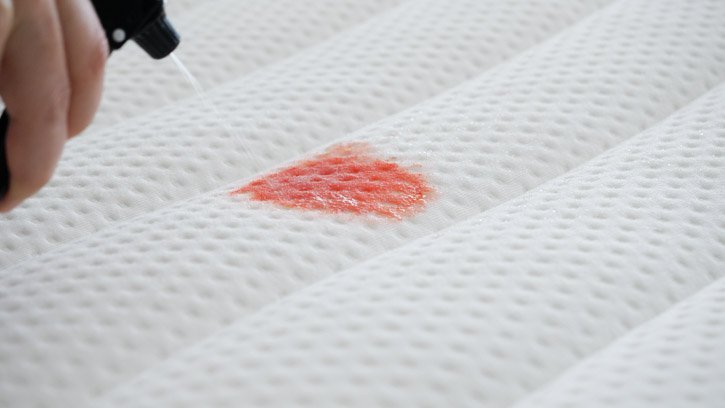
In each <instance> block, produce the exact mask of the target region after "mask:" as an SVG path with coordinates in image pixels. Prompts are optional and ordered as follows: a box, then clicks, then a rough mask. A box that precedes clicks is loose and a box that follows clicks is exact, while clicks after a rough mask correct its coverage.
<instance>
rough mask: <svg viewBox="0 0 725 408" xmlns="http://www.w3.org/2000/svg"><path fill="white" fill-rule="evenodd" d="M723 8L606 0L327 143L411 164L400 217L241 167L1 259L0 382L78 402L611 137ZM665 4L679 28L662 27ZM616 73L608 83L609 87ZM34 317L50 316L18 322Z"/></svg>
mask: <svg viewBox="0 0 725 408" xmlns="http://www.w3.org/2000/svg"><path fill="white" fill-rule="evenodd" d="M720 6H721V3H718V2H702V4H700V5H699V6H698V7H690V6H689V5H685V4H683V3H682V2H676V1H672V2H648V1H638V2H634V1H627V2H621V3H618V4H617V5H616V6H615V7H612V8H610V9H607V10H606V11H604V12H602V13H601V14H599V15H597V16H594V17H593V18H591V19H589V20H587V21H585V22H583V23H582V24H581V25H580V26H577V27H575V28H573V29H572V30H570V31H568V32H566V33H564V34H563V35H561V36H560V37H558V38H556V39H555V40H553V41H551V42H550V43H547V44H544V45H543V46H542V47H540V48H538V49H536V50H532V51H531V52H530V53H528V54H526V55H523V56H521V57H520V58H517V59H516V60H514V61H512V62H510V63H508V64H505V65H503V66H501V67H499V68H496V69H495V70H492V71H489V72H487V73H485V74H484V75H482V76H481V77H480V78H477V79H476V80H474V81H472V82H470V83H467V84H464V85H462V86H461V87H460V88H458V89H456V90H454V91H452V92H450V93H449V94H446V95H443V96H441V97H440V98H436V99H434V100H431V101H429V102H427V103H425V104H421V105H419V106H417V107H415V108H413V109H411V110H409V111H406V112H404V113H401V114H400V115H397V116H393V117H390V118H388V119H386V120H384V121H381V122H379V123H377V124H375V125H373V126H370V127H368V128H366V129H363V130H361V131H359V132H357V133H355V134H353V135H351V136H350V137H349V138H347V139H344V140H342V141H357V142H366V143H369V144H370V145H372V146H373V147H374V148H375V149H377V151H378V154H381V155H385V156H389V157H394V158H395V160H397V161H398V162H400V163H402V164H405V165H411V166H412V165H414V164H415V163H418V165H419V167H417V169H418V171H421V172H423V173H424V174H426V176H427V177H428V178H429V181H430V182H431V183H432V185H433V186H434V187H435V188H436V194H437V198H436V199H435V200H434V201H432V202H431V203H430V205H429V207H428V209H427V211H426V212H424V213H422V214H419V215H418V216H415V217H413V218H410V219H407V220H405V221H402V222H392V223H391V222H390V221H388V220H380V219H375V218H362V219H359V218H355V217H346V216H343V215H340V216H327V215H322V214H319V213H303V212H297V211H290V210H285V209H280V208H275V207H273V206H270V205H268V204H264V203H255V202H250V201H248V200H245V199H243V198H232V197H229V195H228V192H229V191H230V190H231V189H232V188H233V187H237V186H239V185H240V184H243V181H240V182H237V183H233V184H231V185H229V186H228V187H226V188H222V189H220V190H217V191H215V192H212V193H209V194H205V195H202V196H200V197H197V198H194V199H190V200H188V201H185V202H182V203H178V204H177V205H175V206H172V207H168V208H165V209H163V210H159V211H157V212H154V213H151V214H148V215H145V216H142V217H139V218H138V219H135V220H132V221H130V222H127V223H123V224H119V225H116V226H115V227H114V228H109V229H106V230H104V231H102V232H100V233H98V234H95V235H93V236H90V237H89V238H87V239H84V240H82V241H78V242H76V243H74V244H72V245H67V246H64V247H63V248H59V249H58V250H57V251H53V252H49V253H47V254H45V255H43V256H41V257H38V258H36V259H34V260H32V261H28V262H26V263H24V264H22V265H19V266H17V267H16V268H13V269H10V270H7V271H6V273H5V274H4V276H3V277H2V278H1V279H0V285H1V286H2V287H3V290H4V291H2V292H0V294H1V295H0V310H4V313H0V323H2V324H4V325H7V326H8V327H12V328H13V330H12V334H8V335H7V337H5V338H2V340H3V341H2V342H0V343H1V344H4V346H3V347H2V348H0V358H1V359H3V362H4V364H7V366H8V367H11V368H12V370H11V371H12V373H13V376H14V377H15V378H16V379H23V378H26V379H28V378H32V379H33V382H28V383H25V385H22V384H23V382H22V381H20V380H16V381H14V382H12V385H9V386H8V390H7V393H6V395H28V394H30V395H33V396H34V397H35V398H37V399H38V400H39V401H41V402H42V401H44V400H46V401H51V400H52V401H57V400H58V399H59V398H61V396H62V397H63V398H68V399H69V401H84V400H85V398H89V397H90V396H92V395H97V394H98V393H100V392H102V391H103V390H105V389H107V388H108V387H110V386H112V385H113V384H115V383H117V382H118V381H121V380H123V379H124V378H126V377H128V376H131V375H133V374H134V373H137V372H138V371H140V370H143V369H145V368H146V367H148V366H150V365H153V364H154V363H155V362H158V361H160V360H162V359H165V358H168V357H169V355H171V354H172V353H174V352H175V351H176V350H179V349H180V348H182V347H186V346H188V345H190V344H193V343H194V342H197V341H199V340H201V339H203V338H204V337H205V336H207V335H209V334H210V333H212V332H214V331H216V330H218V329H220V328H222V327H224V326H225V325H226V324H228V323H230V322H232V321H234V320H236V319H238V318H240V317H242V316H245V315H248V314H250V313H252V312H254V311H256V310H258V309H259V308H260V307H262V306H264V305H266V304H269V303H271V302H273V301H275V300H277V299H279V298H281V297H284V296H285V295H287V294H288V293H290V292H293V291H295V290H297V289H299V288H301V287H303V286H305V285H307V284H309V283H311V282H313V281H315V280H318V279H320V278H323V277H326V276H329V275H330V274H332V273H334V272H336V271H340V270H343V269H346V268H348V267H352V266H354V265H355V264H356V263H359V262H361V261H364V260H366V259H369V258H371V257H373V256H375V255H377V254H380V253H383V252H385V251H387V250H389V249H391V248H394V247H396V246H400V245H402V244H405V243H407V242H410V241H411V240H413V239H415V238H418V237H421V236H423V235H426V234H430V233H433V232H436V231H438V230H440V229H441V228H444V227H446V226H449V225H450V224H452V223H454V222H456V221H460V220H462V219H464V218H466V217H470V216H473V215H475V214H477V213H479V212H481V211H485V210H488V209H490V208H492V207H495V206H496V205H499V204H501V203H502V202H504V201H506V200H508V199H511V198H513V197H515V196H517V195H519V194H521V192H523V191H525V190H527V189H530V188H532V187H534V186H536V185H538V184H540V183H543V182H545V181H547V180H549V179H551V178H552V177H554V176H556V175H560V174H562V173H564V172H565V171H567V170H568V169H571V168H574V167H576V166H578V165H580V164H581V163H583V162H585V161H586V160H588V159H590V158H591V157H593V156H594V155H596V154H598V153H601V152H602V151H604V150H605V149H607V148H609V147H611V146H613V145H615V144H617V143H619V142H621V141H623V140H626V139H627V138H628V137H630V136H631V135H633V134H635V133H636V132H637V131H638V130H639V129H642V128H644V127H647V126H649V125H651V124H653V123H655V122H656V121H658V120H660V119H661V118H663V117H665V116H666V115H668V114H669V113H671V112H672V111H673V110H674V109H675V107H677V106H682V105H684V104H686V103H687V102H688V101H690V100H691V99H692V98H695V97H696V96H697V95H698V94H700V93H702V92H705V90H706V89H708V88H709V87H710V86H711V85H712V84H714V83H715V82H717V81H719V80H722V79H723V77H724V76H725V72H722V71H723V69H725V68H723V67H724V66H725V65H724V64H721V63H720V62H721V61H723V58H724V57H725V46H723V41H725V36H723V35H721V34H720V33H718V31H717V30H718V29H721V28H720V26H719V24H717V23H716V22H717V21H718V19H719V18H720V17H721V16H722V14H723V9H722V7H720ZM718 7H720V8H718ZM663 19H665V20H666V19H670V20H669V21H670V23H671V24H675V22H677V24H675V25H676V26H677V27H682V29H681V30H677V31H670V29H669V28H668V27H669V26H667V25H662V24H660V22H661V21H663ZM615 27H616V28H615ZM615 33H619V34H615ZM602 47H606V48H605V49H606V50H607V52H602V51H601V50H602ZM644 52H646V53H648V54H649V58H648V59H646V60H642V59H641V58H640V57H639V56H640V55H641V54H642V53H644ZM613 56H615V57H613ZM673 56H676V57H673ZM643 61H649V62H643ZM665 62H666V63H665ZM561 67H565V68H561ZM592 67H594V68H592ZM663 67H665V68H663ZM683 81H684V82H683ZM614 83H616V84H619V85H621V86H618V87H614V86H613V84H614ZM615 88H616V89H621V90H622V91H621V92H617V93H616V94H612V92H610V93H609V94H607V92H608V90H611V89H615ZM602 95H608V96H607V97H602ZM39 319H40V320H39ZM37 321H55V322H63V323H61V324H57V325H37V324H32V323H29V322H37ZM74 322H75V323H74ZM34 350H37V351H39V353H38V355H35V354H32V352H33V351H34ZM28 355H33V357H32V358H29V357H28ZM61 380H62V384H63V387H59V386H56V385H55V384H57V383H58V381H61ZM9 384H10V383H9ZM41 390H42V391H41ZM1 394H2V393H0V395H1ZM9 398H12V397H9ZM18 398H19V397H18Z"/></svg>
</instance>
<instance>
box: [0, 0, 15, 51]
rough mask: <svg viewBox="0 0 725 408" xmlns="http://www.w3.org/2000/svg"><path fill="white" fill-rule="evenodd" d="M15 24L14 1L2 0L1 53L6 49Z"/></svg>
mask: <svg viewBox="0 0 725 408" xmlns="http://www.w3.org/2000/svg"><path fill="white" fill-rule="evenodd" d="M12 26H13V2H12V1H11V0H0V55H3V52H4V51H5V43H6V42H7V40H8V35H10V30H11V29H12Z"/></svg>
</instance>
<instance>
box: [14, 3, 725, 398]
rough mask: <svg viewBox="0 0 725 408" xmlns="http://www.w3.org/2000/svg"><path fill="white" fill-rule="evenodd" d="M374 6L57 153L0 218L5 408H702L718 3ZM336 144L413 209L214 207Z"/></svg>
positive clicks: (238, 203) (723, 257) (723, 100)
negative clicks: (405, 181) (359, 150)
mask: <svg viewBox="0 0 725 408" xmlns="http://www.w3.org/2000/svg"><path fill="white" fill-rule="evenodd" d="M223 1H224V0H211V1H210V3H209V4H222V3H223ZM319 3H320V4H322V3H323V2H319ZM392 3H393V2H387V3H386V2H383V1H379V2H376V4H378V6H377V8H375V9H373V8H370V9H366V10H367V11H366V12H362V11H360V12H359V13H358V14H357V15H358V19H359V21H362V20H363V19H365V18H367V19H368V20H367V21H366V22H362V23H361V24H360V25H359V26H357V27H352V28H350V29H348V30H344V31H341V32H339V33H338V34H334V35H333V34H329V36H331V38H329V40H327V41H324V42H322V43H320V44H319V45H316V46H311V45H312V43H314V42H316V41H321V40H322V37H324V35H323V34H319V35H316V36H312V37H314V40H313V39H310V41H308V42H306V43H305V44H300V45H299V51H298V52H296V53H295V54H294V55H292V51H289V50H287V51H282V50H281V49H280V51H279V53H275V55H277V57H274V58H270V59H268V60H265V61H264V62H260V63H259V64H258V66H257V67H255V68H254V69H246V68H240V69H239V71H235V70H234V69H230V70H227V71H225V74H224V75H222V76H219V77H216V78H217V79H215V80H214V84H216V85H218V86H217V87H216V88H215V89H214V90H213V91H212V92H211V95H210V99H211V100H212V101H213V103H214V104H215V105H216V106H218V108H219V111H220V114H217V113H216V112H214V111H213V110H211V109H209V108H208V107H207V106H206V105H205V104H203V103H202V102H201V101H199V100H198V99H197V98H187V99H185V100H179V101H177V102H172V99H173V98H172V99H169V100H167V102H168V103H167V104H166V106H164V107H162V108H160V109H158V110H153V111H150V112H148V113H147V114H145V115H141V116H138V117H136V118H133V119H128V120H124V119H119V120H118V121H117V123H115V124H110V123H109V124H108V125H105V127H104V128H102V129H101V128H100V127H99V128H97V129H92V130H91V131H89V132H88V134H86V135H85V136H84V137H82V138H79V139H77V140H74V141H73V142H72V143H71V144H70V145H69V146H68V148H67V149H66V152H65V155H64V158H63V161H62V162H61V164H60V166H59V170H58V173H57V176H56V177H55V178H54V180H53V181H52V183H51V185H49V186H48V187H47V188H46V189H45V190H43V191H42V192H41V193H40V194H39V195H38V197H36V198H35V199H33V200H30V201H29V202H27V203H25V204H24V205H23V206H22V207H21V208H19V209H18V210H17V211H15V212H13V213H12V214H10V215H9V216H3V217H2V218H0V228H1V229H2V231H4V234H2V236H1V237H0V267H4V268H5V269H3V270H2V271H0V328H2V330H0V406H6V405H7V406H13V407H14V406H20V407H26V406H27V407H36V406H37V407H45V406H77V407H83V406H89V407H93V406H103V407H198V406H213V407H237V406H258V407H304V406H310V407H327V406H329V407H340V406H351V407H357V406H359V407H393V406H395V407H398V406H402V407H426V406H456V407H468V406H471V407H474V406H475V407H480V406H485V407H508V406H512V405H515V404H518V405H520V406H522V407H529V406H532V407H533V406H537V407H548V406H551V407H560V406H561V407H565V406H604V405H607V406H610V405H611V404H612V401H614V402H613V403H615V404H617V405H624V406H632V407H649V406H652V407H660V406H672V407H677V406H683V404H685V402H686V405H687V406H695V407H707V408H711V407H712V408H717V407H719V405H718V404H719V402H721V401H722V395H723V394H722V392H723V391H722V389H723V385H722V384H725V375H724V374H723V373H724V370H725V359H723V358H722V356H723V354H722V352H723V351H722V347H717V344H718V341H721V340H724V337H723V334H722V333H723V327H724V325H723V321H722V319H718V318H717V316H718V313H719V314H725V310H723V302H722V301H721V300H722V299H721V298H722V296H721V295H718V294H722V293H723V290H721V288H720V287H721V286H722V284H720V283H718V284H713V282H715V281H716V280H717V279H719V278H720V277H723V273H725V119H723V118H725V116H723V112H725V84H723V85H720V86H718V85H719V84H721V83H723V81H725V25H723V24H722V21H725V2H722V1H720V0H696V1H680V0H620V1H617V2H607V1H594V0H592V1H586V0H556V1H532V0H516V1H508V2H500V1H494V0H488V1H484V0H446V1H442V0H427V1H423V0H418V1H408V2H404V3H402V4H400V5H398V6H395V7H394V5H393V4H392ZM259 4H260V7H261V8H263V9H264V8H265V7H269V8H270V10H271V9H272V8H274V7H275V5H274V4H275V2H265V4H267V5H268V6H264V5H262V3H259ZM290 4H291V3H290ZM341 7H342V8H341V9H340V10H344V9H345V7H344V6H341ZM386 7H389V9H385V8H386ZM209 10H216V11H213V12H211V11H209V13H212V14H210V16H213V13H223V10H225V8H224V7H220V8H213V9H212V8H209ZM237 12H239V13H243V9H242V8H240V9H238V11H237ZM270 13H271V12H270ZM366 13H367V14H366ZM375 13H377V14H376V15H375V16H372V15H373V14H375ZM189 15H192V14H184V16H189ZM270 15H271V14H270ZM300 19H301V20H304V19H305V18H304V17H300ZM283 20H284V19H283ZM194 21H195V20H194V19H189V21H188V22H189V24H192V25H193V22H194ZM270 21H271V23H270V24H272V23H274V22H275V21H276V20H275V19H271V20H270ZM280 24H281V23H280ZM305 24H306V23H303V22H299V27H303V26H304V25H305ZM196 29H197V30H199V32H202V31H204V30H212V29H213V30H227V29H226V28H220V27H216V26H212V25H211V24H209V23H204V24H200V25H199V26H198V27H197V28H196ZM234 29H235V30H236V29H238V28H234ZM257 29H260V30H261V28H257ZM335 29H338V28H335ZM339 29H340V30H342V28H339ZM229 30H232V28H229ZM267 30H268V32H267V31H264V32H262V33H260V34H259V35H260V36H264V37H265V38H273V37H274V36H275V34H274V33H275V32H279V33H280V34H279V35H281V36H283V37H284V36H285V35H286V34H285V33H286V32H287V31H289V30H288V29H287V28H286V26H285V25H284V24H281V25H280V26H268V27H267ZM275 30H278V31H275ZM330 30H332V28H330ZM209 32H211V31H209ZM213 37H214V36H213V35H211V36H210V37H208V38H213ZM312 37H310V38H312ZM271 42H272V43H273V42H274V41H271ZM308 46H309V47H308ZM233 47H234V45H231V44H230V43H224V45H221V46H220V48H219V49H222V50H225V52H226V49H227V48H233ZM305 47H308V48H305ZM282 48H284V47H282ZM228 52H229V54H230V55H231V54H233V53H234V52H242V51H240V50H238V49H237V50H232V49H229V50H228ZM285 52H286V53H287V54H284V53H285ZM123 55H124V54H119V55H118V57H119V60H120V59H121V58H123ZM129 55H130V54H129ZM194 55H201V54H194V53H191V54H190V55H189V58H187V59H189V60H192V61H194V60H195V57H194ZM284 55H290V56H289V57H288V58H284ZM114 58H116V56H114ZM134 58H135V57H134ZM199 58H201V57H199ZM240 58H241V57H229V61H231V63H232V64H243V63H244V62H243V61H239V59H240ZM273 60H278V62H276V63H272V61H273ZM270 63H272V64H271V65H268V66H265V64H270ZM192 64H194V63H191V62H190V65H192ZM198 64H199V65H198V68H194V70H195V71H200V73H199V75H200V76H202V75H206V74H204V72H205V71H206V69H207V68H205V66H204V63H203V62H199V63H198ZM142 69H144V70H145V69H147V68H145V67H144V68H142ZM208 70H209V71H207V72H211V71H213V70H214V68H213V67H209V68H208ZM252 71H253V72H252ZM149 72H152V70H149ZM149 75H153V74H149ZM226 75H228V77H227V76H226ZM212 77H214V74H209V78H212ZM117 78H118V79H117V81H118V83H119V84H120V85H119V86H121V85H122V84H123V82H124V81H126V79H124V78H125V77H124V76H118V77H117ZM109 80H113V77H111V78H110V79H109ZM173 86H176V85H173ZM123 100H124V97H121V98H119V101H120V103H124V102H123ZM126 100H127V102H125V103H128V105H129V106H131V105H134V104H135V103H136V102H134V100H133V98H128V99H126ZM129 116H130V115H129ZM220 116H221V119H223V120H220ZM223 121H228V122H229V125H230V127H231V128H232V131H231V133H230V132H227V131H226V130H225V126H224V124H223V123H220V122H223ZM344 143H364V144H366V145H369V146H371V149H373V150H374V152H375V154H377V155H378V156H380V157H384V158H387V159H390V160H394V161H396V162H397V163H399V164H401V165H403V166H406V167H408V168H411V169H415V171H417V172H419V173H420V174H422V175H424V176H425V177H426V179H427V180H428V181H429V183H430V184H431V186H432V188H433V189H434V190H435V193H434V195H433V196H432V197H431V198H430V200H429V202H428V205H427V207H426V208H425V209H424V210H423V211H421V212H420V213H418V214H416V215H413V216H411V217H408V218H405V219H402V220H388V219H384V218H376V217H372V216H368V217H366V216H355V215H349V214H332V215H330V214H326V213H321V212H314V211H301V210H295V209H288V208H280V207H277V206H275V205H273V204H271V203H267V202H257V201H253V200H251V199H250V198H249V197H248V196H230V194H229V192H230V191H232V190H234V189H236V188H238V187H240V186H243V185H245V184H246V183H248V182H250V181H251V180H254V179H256V178H257V177H259V176H261V175H264V174H268V173H269V172H271V171H273V170H275V169H279V168H283V167H285V166H287V165H289V164H292V163H295V162H297V161H298V160H301V159H306V158H310V157H312V156H313V155H315V154H317V153H320V152H322V151H324V150H325V149H327V148H329V147H330V146H339V145H340V144H344ZM719 288H720V289H719ZM698 291H702V293H701V294H699V293H698ZM688 297H691V299H687V298H688ZM680 302H684V303H682V305H680V304H679V303H680ZM688 305H690V306H688ZM696 310H703V312H702V313H699V312H697V311H696ZM658 315H661V316H659V317H658ZM708 316H709V317H708ZM649 319H654V320H652V321H651V322H647V321H648V320H649ZM683 325H684V326H683ZM688 327H691V329H688ZM673 333H674V334H673ZM678 333H679V334H680V335H679V337H678V336H677V334H678ZM650 345H651V348H650V347H649V346H650ZM663 353H664V354H665V355H663ZM703 361H706V363H703ZM662 364H664V365H665V366H666V367H667V370H666V371H667V373H666V375H663V373H662V371H665V370H662V369H661V366H662ZM688 373H692V375H690V374H688ZM653 375H654V377H653ZM658 375H659V376H658ZM703 377H707V378H706V379H705V380H702V381H700V379H702V378H703ZM653 378H654V379H653ZM621 383H624V384H625V385H624V386H618V385H617V384H621ZM663 387H666V388H667V390H666V392H665V391H664V390H663V391H662V392H661V393H658V392H657V390H658V389H660V388H663ZM572 390H574V391H572ZM652 395H655V396H656V397H652ZM665 395H666V396H668V398H657V397H662V396H665Z"/></svg>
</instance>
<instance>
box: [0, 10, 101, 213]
mask: <svg viewBox="0 0 725 408" xmlns="http://www.w3.org/2000/svg"><path fill="white" fill-rule="evenodd" d="M108 53H109V51H108V44H107V42H106V36H105V33H104V31H103V28H102V27H101V24H100V23H99V21H98V17H97V16H96V13H95V10H94V8H93V5H92V4H91V2H90V1H89V0H15V1H14V2H11V1H10V0H0V56H1V62H0V96H2V99H3V101H4V102H5V105H6V109H7V111H8V113H9V114H10V118H11V119H10V126H9V127H8V130H7V137H6V141H5V143H6V145H5V146H6V155H7V162H8V167H9V169H10V177H11V178H10V189H9V190H8V192H7V194H6V195H5V196H4V197H2V199H1V200H0V211H2V212H5V211H9V210H11V209H12V208H14V207H15V206H17V205H18V204H20V203H21V202H22V201H23V200H25V199H26V198H28V197H29V196H31V195H33V194H34V193H35V192H37V191H38V190H39V189H40V188H41V187H42V186H43V185H45V184H46V183H47V182H48V180H49V179H50V177H51V176H52V174H53V171H54V170H55V166H56V164H57V162H58V160H59V158H60V154H61V152H62V150H63V145H64V144H65V142H66V141H67V140H68V139H69V138H70V137H73V136H75V135H77V134H78V133H80V132H81V131H82V130H83V129H85V128H86V127H87V126H88V124H89V123H90V122H91V120H92V119H93V116H94V114H95V112H96V110H97V109H98V104H99V102H100V96H101V90H102V87H103V71H104V69H105V63H106V58H107V57H108Z"/></svg>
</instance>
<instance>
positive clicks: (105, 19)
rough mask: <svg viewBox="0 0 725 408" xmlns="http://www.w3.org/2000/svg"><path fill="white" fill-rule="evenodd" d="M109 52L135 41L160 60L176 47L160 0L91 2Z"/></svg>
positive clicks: (2, 171)
mask: <svg viewBox="0 0 725 408" xmlns="http://www.w3.org/2000/svg"><path fill="white" fill-rule="evenodd" d="M92 3H93V7H95V9H96V14H97V15H98V18H99V20H100V22H101V25H102V26H103V29H104V31H105V32H106V38H107V39H108V45H109V48H110V50H111V52H113V50H117V49H119V48H121V47H122V46H123V45H124V44H125V43H126V42H127V41H128V40H133V41H135V42H136V43H137V44H138V45H139V46H141V48H143V50H144V51H146V53H148V54H149V56H151V57H152V58H155V59H161V58H164V57H166V56H167V55H169V54H170V53H171V52H172V51H174V49H176V47H177V46H178V45H179V35H178V34H177V33H176V31H175V30H174V28H173V27H172V26H171V23H170V22H169V20H168V19H167V18H166V12H165V11H164V0H92ZM9 123H10V116H9V115H8V112H7V110H4V111H3V113H2V117H0V198H2V197H4V196H5V194H6V193H7V190H8V188H9V187H10V171H9V169H8V162H7V157H6V152H5V137H6V134H7V130H8V125H9Z"/></svg>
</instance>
